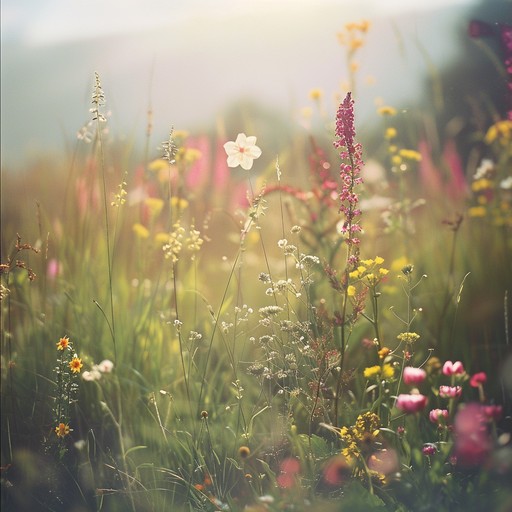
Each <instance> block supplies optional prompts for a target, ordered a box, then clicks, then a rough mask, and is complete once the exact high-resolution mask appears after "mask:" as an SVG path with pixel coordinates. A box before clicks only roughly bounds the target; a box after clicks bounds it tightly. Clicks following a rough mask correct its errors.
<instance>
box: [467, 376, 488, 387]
mask: <svg viewBox="0 0 512 512" xmlns="http://www.w3.org/2000/svg"><path fill="white" fill-rule="evenodd" d="M486 382H487V375H486V374H485V372H478V373H475V374H474V375H472V376H471V379H469V385H470V386H471V387H473V388H479V387H480V386H481V385H482V384H485V383H486Z"/></svg>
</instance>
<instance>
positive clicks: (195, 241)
mask: <svg viewBox="0 0 512 512" xmlns="http://www.w3.org/2000/svg"><path fill="white" fill-rule="evenodd" d="M185 237H186V238H185ZM203 242H204V240H203V239H202V238H201V233H200V231H198V230H197V229H195V226H194V224H192V225H191V226H190V229H189V231H188V236H187V231H186V229H185V228H184V227H183V226H182V225H181V223H180V221H178V222H176V223H175V224H174V226H173V231H172V232H171V233H170V234H169V235H168V238H167V243H166V244H165V245H164V246H163V247H162V249H163V251H164V254H165V258H166V259H170V260H171V261H172V262H173V263H177V262H178V260H179V256H180V253H181V251H182V249H183V245H184V244H185V247H186V249H187V250H188V251H189V252H191V253H192V256H191V260H195V258H196V253H197V252H199V250H200V249H201V246H202V245H203Z"/></svg>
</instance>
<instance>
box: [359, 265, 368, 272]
mask: <svg viewBox="0 0 512 512" xmlns="http://www.w3.org/2000/svg"><path fill="white" fill-rule="evenodd" d="M357 271H358V272H359V274H364V273H365V271H366V267H363V265H359V267H357Z"/></svg>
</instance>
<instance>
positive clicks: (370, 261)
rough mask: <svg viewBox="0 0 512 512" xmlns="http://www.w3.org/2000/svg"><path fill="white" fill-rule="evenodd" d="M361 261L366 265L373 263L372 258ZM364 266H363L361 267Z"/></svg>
mask: <svg viewBox="0 0 512 512" xmlns="http://www.w3.org/2000/svg"><path fill="white" fill-rule="evenodd" d="M361 263H362V264H363V265H366V266H367V267H369V266H370V265H373V260H372V259H368V260H361ZM362 268H364V267H362ZM365 270H366V269H365Z"/></svg>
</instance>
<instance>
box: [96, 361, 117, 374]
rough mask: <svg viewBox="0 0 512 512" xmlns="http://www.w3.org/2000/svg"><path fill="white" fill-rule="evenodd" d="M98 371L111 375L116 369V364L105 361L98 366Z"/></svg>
mask: <svg viewBox="0 0 512 512" xmlns="http://www.w3.org/2000/svg"><path fill="white" fill-rule="evenodd" d="M97 369H98V370H99V371H100V372H101V373H111V372H112V370H113V369H114V363H113V362H112V361H110V359H104V360H103V361H101V363H100V364H98V365H97Z"/></svg>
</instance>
